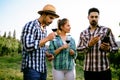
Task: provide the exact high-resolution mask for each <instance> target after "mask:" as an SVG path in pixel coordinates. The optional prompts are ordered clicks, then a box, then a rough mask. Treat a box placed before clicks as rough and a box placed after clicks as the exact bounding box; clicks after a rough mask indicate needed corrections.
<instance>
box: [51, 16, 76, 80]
mask: <svg viewBox="0 0 120 80" xmlns="http://www.w3.org/2000/svg"><path fill="white" fill-rule="evenodd" d="M58 29H59V30H60V33H59V34H58V35H57V36H56V38H55V40H53V41H50V45H49V53H51V54H53V55H54V60H53V80H64V79H65V80H75V76H76V74H75V63H74V59H75V58H76V55H77V53H76V44H75V40H74V39H73V38H72V37H71V36H67V35H66V33H69V32H70V29H71V27H70V24H69V20H68V19H66V18H63V19H62V20H59V21H58ZM67 38H69V41H70V42H69V43H67V42H66V40H67Z"/></svg>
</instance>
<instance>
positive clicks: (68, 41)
mask: <svg viewBox="0 0 120 80" xmlns="http://www.w3.org/2000/svg"><path fill="white" fill-rule="evenodd" d="M65 41H66V43H67V44H69V43H70V35H68V36H67V37H66V40H65Z"/></svg>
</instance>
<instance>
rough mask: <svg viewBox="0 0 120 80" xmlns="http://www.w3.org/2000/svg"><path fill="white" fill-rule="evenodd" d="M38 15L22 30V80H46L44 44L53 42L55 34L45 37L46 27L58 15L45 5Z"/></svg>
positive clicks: (54, 9) (54, 10)
mask: <svg viewBox="0 0 120 80" xmlns="http://www.w3.org/2000/svg"><path fill="white" fill-rule="evenodd" d="M38 14H40V17H39V18H38V19H35V20H34V21H30V22H28V23H26V24H25V26H24V27H23V30H22V35H21V43H22V67H21V71H22V72H23V79H24V80H46V77H47V70H46V61H45V57H46V54H45V52H46V50H47V49H46V47H45V43H46V42H48V41H50V40H53V39H54V37H55V33H53V32H52V33H50V34H48V36H47V30H46V26H49V25H50V24H51V23H52V22H53V20H54V19H55V18H58V17H59V15H57V14H56V8H55V7H54V6H53V5H51V4H47V5H45V6H44V7H43V9H42V10H40V11H38ZM51 56H52V55H51Z"/></svg>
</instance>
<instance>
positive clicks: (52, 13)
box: [38, 11, 59, 18]
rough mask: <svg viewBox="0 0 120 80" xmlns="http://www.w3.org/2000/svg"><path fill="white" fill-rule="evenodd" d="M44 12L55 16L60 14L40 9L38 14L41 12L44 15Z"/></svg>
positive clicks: (57, 16)
mask: <svg viewBox="0 0 120 80" xmlns="http://www.w3.org/2000/svg"><path fill="white" fill-rule="evenodd" d="M43 13H46V14H51V15H53V16H55V17H56V18H59V15H57V14H56V13H55V12H52V11H38V14H40V15H42V14H43Z"/></svg>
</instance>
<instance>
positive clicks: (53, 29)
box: [52, 28, 57, 41]
mask: <svg viewBox="0 0 120 80" xmlns="http://www.w3.org/2000/svg"><path fill="white" fill-rule="evenodd" d="M52 31H53V32H55V34H56V35H57V33H56V32H57V28H52ZM53 40H54V41H55V38H54V39H53Z"/></svg>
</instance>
